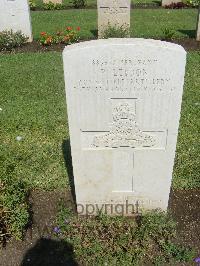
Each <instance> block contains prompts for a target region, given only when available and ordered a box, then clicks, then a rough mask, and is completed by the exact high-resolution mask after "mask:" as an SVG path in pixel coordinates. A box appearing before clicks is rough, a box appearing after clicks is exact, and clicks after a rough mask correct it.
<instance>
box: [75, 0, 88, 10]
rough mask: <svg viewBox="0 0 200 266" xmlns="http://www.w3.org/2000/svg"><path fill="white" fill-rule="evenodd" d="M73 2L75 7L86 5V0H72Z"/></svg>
mask: <svg viewBox="0 0 200 266" xmlns="http://www.w3.org/2000/svg"><path fill="white" fill-rule="evenodd" d="M71 3H72V5H73V7H74V8H83V7H85V6H86V0H72V2H71Z"/></svg>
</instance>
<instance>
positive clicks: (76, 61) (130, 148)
mask: <svg viewBox="0 0 200 266" xmlns="http://www.w3.org/2000/svg"><path fill="white" fill-rule="evenodd" d="M63 60H64V72H65V83H66V95H67V106H68V118H69V129H70V139H71V148H72V159H73V169H74V181H75V189H76V200H77V204H78V211H79V213H80V214H83V213H84V214H85V213H88V212H91V213H92V214H93V213H95V212H97V210H98V209H101V207H102V210H103V211H105V209H106V206H105V205H104V204H110V207H108V208H109V210H108V211H109V212H113V213H117V212H118V211H117V210H116V208H118V207H119V206H118V205H117V204H123V210H124V211H125V209H126V208H127V204H133V205H134V207H135V210H136V209H138V208H139V209H145V210H147V209H155V208H161V209H162V210H166V209H167V206H168V198H169V192H170V185H171V179H172V171H173V165H174V156H175V149H176V141H177V133H178V126H179V118H180V111H181V101H182V92H183V83H184V73H185V63H186V52H185V50H184V49H183V48H182V47H181V46H179V45H176V44H172V43H167V42H161V41H156V40H145V39H109V40H99V41H91V42H85V43H81V44H76V45H72V46H68V47H66V48H65V50H64V52H63ZM88 204H92V205H88ZM96 204H97V205H96ZM111 204H113V205H112V208H113V210H112V208H111ZM116 206H118V207H116ZM119 208H120V207H119ZM121 208H122V206H121ZM128 209H129V210H128V212H130V209H131V211H132V207H131V206H129V208H128ZM118 210H119V209H118Z"/></svg>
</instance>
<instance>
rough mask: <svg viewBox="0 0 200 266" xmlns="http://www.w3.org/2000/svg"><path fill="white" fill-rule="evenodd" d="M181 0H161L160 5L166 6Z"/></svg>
mask: <svg viewBox="0 0 200 266" xmlns="http://www.w3.org/2000/svg"><path fill="white" fill-rule="evenodd" d="M180 2H182V0H162V6H168V5H171V4H173V3H175V4H176V3H180Z"/></svg>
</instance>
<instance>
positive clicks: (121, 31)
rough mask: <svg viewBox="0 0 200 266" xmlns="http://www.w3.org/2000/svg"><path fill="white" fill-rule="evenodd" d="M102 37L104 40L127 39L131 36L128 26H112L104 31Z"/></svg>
mask: <svg viewBox="0 0 200 266" xmlns="http://www.w3.org/2000/svg"><path fill="white" fill-rule="evenodd" d="M102 36H103V38H104V39H108V38H127V37H129V36H130V33H129V28H128V27H127V26H126V25H121V26H118V25H116V26H111V25H110V24H109V25H108V26H107V27H106V29H105V30H104V31H103V33H102Z"/></svg>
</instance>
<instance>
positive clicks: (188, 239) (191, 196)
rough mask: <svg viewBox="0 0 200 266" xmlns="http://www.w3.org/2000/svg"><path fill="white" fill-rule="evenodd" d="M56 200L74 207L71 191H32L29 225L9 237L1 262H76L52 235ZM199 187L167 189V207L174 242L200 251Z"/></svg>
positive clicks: (40, 265) (46, 265)
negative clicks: (20, 236) (173, 225)
mask: <svg viewBox="0 0 200 266" xmlns="http://www.w3.org/2000/svg"><path fill="white" fill-rule="evenodd" d="M60 201H63V202H65V204H66V206H68V207H74V204H73V197H72V195H71V192H69V191H66V192H63V191H62V192H61V191H54V192H47V191H46V192H44V191H38V190H37V191H33V192H32V193H31V196H30V202H31V205H32V212H33V217H32V221H33V222H32V225H31V226H30V228H29V229H28V230H27V233H26V235H25V238H24V241H16V240H11V241H10V242H8V244H7V246H6V247H5V248H4V249H3V250H1V251H0V257H1V262H0V265H1V266H62V265H67V266H70V265H72V266H73V265H79V264H78V262H76V260H75V259H74V254H73V247H72V246H71V245H70V244H67V243H66V242H64V241H62V240H60V241H58V240H56V239H55V238H54V237H53V234H52V231H53V228H54V227H55V226H56V224H55V219H56V215H57V212H58V208H59V204H60ZM199 202H200V189H196V190H174V191H171V195H170V202H169V209H170V211H171V213H172V215H173V217H174V219H175V220H176V221H177V224H178V227H177V231H178V239H177V241H178V242H181V243H182V244H184V245H185V246H190V247H194V248H195V249H196V250H197V251H198V252H199V254H200V204H199Z"/></svg>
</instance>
